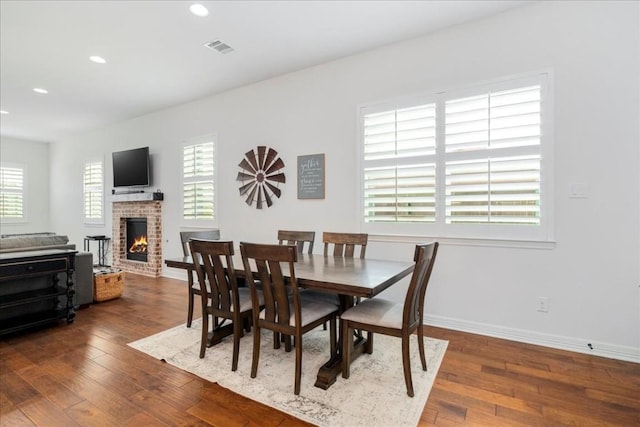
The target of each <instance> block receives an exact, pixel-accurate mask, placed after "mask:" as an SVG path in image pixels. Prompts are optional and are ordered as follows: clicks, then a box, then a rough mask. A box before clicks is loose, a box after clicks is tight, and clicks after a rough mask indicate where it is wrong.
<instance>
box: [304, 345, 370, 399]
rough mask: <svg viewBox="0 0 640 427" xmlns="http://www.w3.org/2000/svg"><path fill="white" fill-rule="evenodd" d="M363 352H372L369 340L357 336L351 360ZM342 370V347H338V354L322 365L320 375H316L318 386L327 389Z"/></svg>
mask: <svg viewBox="0 0 640 427" xmlns="http://www.w3.org/2000/svg"><path fill="white" fill-rule="evenodd" d="M362 353H370V351H369V349H368V346H367V340H366V339H365V338H364V337H356V339H355V341H354V344H353V350H352V352H351V361H354V360H355V359H357V358H358V357H359V356H360V355H361V354H362ZM341 372H342V348H339V349H338V354H337V355H336V356H334V357H332V358H331V359H330V360H329V361H328V362H327V363H325V364H324V365H322V366H321V367H320V370H319V371H318V376H317V377H316V383H315V384H314V385H315V386H316V387H318V388H321V389H323V390H327V389H328V388H329V387H331V385H332V384H333V383H335V382H336V378H338V375H340V373H341Z"/></svg>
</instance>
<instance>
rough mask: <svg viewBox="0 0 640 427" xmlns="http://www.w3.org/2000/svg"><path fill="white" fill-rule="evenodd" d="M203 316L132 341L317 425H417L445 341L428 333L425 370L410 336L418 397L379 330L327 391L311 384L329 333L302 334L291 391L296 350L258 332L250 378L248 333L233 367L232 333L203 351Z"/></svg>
mask: <svg viewBox="0 0 640 427" xmlns="http://www.w3.org/2000/svg"><path fill="white" fill-rule="evenodd" d="M200 322H201V319H198V320H197V321H194V322H193V325H192V327H191V328H187V327H186V326H184V325H183V326H178V327H175V328H172V329H169V330H167V331H164V332H160V333H159V334H156V335H152V336H150V337H147V338H143V339H141V340H138V341H135V342H132V343H130V344H129V345H130V346H131V347H133V348H135V349H137V350H139V351H142V352H144V353H147V354H149V355H151V356H153V357H155V358H157V359H161V360H162V359H164V360H165V361H167V362H168V363H170V364H172V365H174V366H177V367H179V368H181V369H183V370H185V371H188V372H191V373H193V374H195V375H197V376H199V377H201V378H205V379H207V380H209V381H211V382H215V383H218V384H219V385H221V386H222V387H225V388H228V389H230V390H233V391H234V392H236V393H239V394H241V395H243V396H246V397H248V398H250V399H252V400H255V401H258V402H261V403H263V404H265V405H268V406H271V407H274V408H277V409H279V410H281V411H283V412H286V413H288V414H291V415H293V416H295V417H297V418H299V419H302V420H305V421H307V422H310V423H313V424H316V425H318V426H331V427H339V426H345V427H354V426H368V427H375V426H415V425H417V424H418V421H419V420H420V416H421V414H422V411H423V409H424V405H425V403H426V401H427V397H429V392H430V391H431V387H432V385H433V382H434V380H435V377H436V374H437V372H438V368H439V367H440V363H441V362H442V358H443V356H444V353H445V351H446V348H447V344H448V342H447V341H443V340H437V339H432V338H425V352H426V356H427V372H424V371H423V370H422V368H421V365H420V356H419V353H418V347H417V339H416V337H415V336H413V337H412V342H411V368H412V376H413V384H414V391H415V397H413V398H410V397H409V396H407V392H406V388H405V384H404V375H403V373H402V356H401V340H400V339H399V338H393V337H386V336H384V335H380V334H377V335H376V336H375V338H374V351H373V354H371V355H367V354H364V355H362V356H360V357H359V358H358V359H356V360H355V361H354V362H353V363H352V364H351V377H350V378H349V379H344V378H342V377H341V376H339V377H338V379H337V380H336V382H335V383H334V384H333V385H332V386H331V387H330V388H329V390H322V389H320V388H317V387H315V386H314V385H313V384H314V383H315V379H316V373H317V371H318V369H319V368H320V366H322V364H323V363H324V362H326V360H327V359H328V358H329V333H328V332H327V331H323V330H322V328H321V327H320V328H318V329H316V330H314V331H311V332H310V333H308V334H307V335H305V336H304V337H303V339H302V341H303V354H302V381H301V390H300V394H299V395H298V396H296V395H294V394H293V381H294V364H295V351H291V352H289V353H286V352H285V351H284V346H282V347H281V348H280V349H279V350H274V349H273V345H272V343H273V341H272V336H273V334H272V333H271V332H270V331H267V330H263V331H262V340H261V350H260V362H259V365H258V375H257V377H256V378H251V377H250V371H251V354H252V348H253V336H252V333H253V332H251V333H249V334H245V336H244V337H243V338H242V340H241V341H240V358H239V362H238V370H237V371H235V372H232V371H231V352H232V342H231V341H232V340H231V337H227V338H225V339H224V340H223V341H222V342H221V343H220V344H218V345H215V346H213V347H211V348H208V349H207V352H206V355H205V357H204V359H200V358H199V357H198V354H199V351H200V328H201V323H200Z"/></svg>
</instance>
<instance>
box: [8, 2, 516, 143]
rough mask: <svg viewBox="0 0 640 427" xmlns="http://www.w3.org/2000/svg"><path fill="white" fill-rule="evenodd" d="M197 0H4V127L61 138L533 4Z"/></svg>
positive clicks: (35, 137)
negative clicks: (198, 7) (195, 6)
mask: <svg viewBox="0 0 640 427" xmlns="http://www.w3.org/2000/svg"><path fill="white" fill-rule="evenodd" d="M195 1H197V0H194V1H170V0H160V1H153V0H145V1H120V0H111V1H88V0H82V1H78V0H71V1H55V0H43V1H35V0H30V1H24V0H19V1H11V0H1V1H0V110H4V111H7V112H8V113H9V114H0V134H1V135H2V136H5V137H11V138H18V139H26V140H32V141H43V142H53V141H58V140H62V139H64V138H66V137H68V136H69V135H73V134H75V133H79V132H83V131H88V130H92V129H96V128H99V127H102V126H106V125H109V124H111V123H117V122H120V121H123V120H127V119H131V118H134V117H138V116H141V115H144V114H147V113H150V112H153V111H158V110H162V109H164V108H168V107H170V106H173V105H177V104H182V103H186V102H189V101H191V100H194V99H198V98H202V97H205V96H209V95H213V94H216V93H220V92H224V91H227V90H230V89H233V88H236V87H240V86H244V85H247V84H250V83H254V82H258V81H261V80H265V79H268V78H271V77H274V76H277V75H281V74H285V73H289V72H292V71H296V70H300V69H303V68H306V67H311V66H314V65H317V64H321V63H324V62H327V61H332V60H335V59H338V58H341V57H345V56H348V55H352V54H355V53H358V52H363V51H366V50H370V49H375V48H377V47H380V46H383V45H386V44H390V43H394V42H397V41H400V40H405V39H409V38H414V37H418V36H421V35H424V34H427V33H430V32H433V31H436V30H438V29H442V28H445V27H448V26H452V25H457V24H460V23H463V22H467V21H470V20H474V19H479V18H482V17H485V16H489V15H492V14H496V13H500V12H502V11H505V10H507V9H511V8H513V7H518V6H521V5H523V4H525V3H528V1H510V0H494V1H482V0H471V1H463V0H450V1H426V0H425V1H400V0H398V1H364V0H361V1H302V0H301V1H200V2H199V3H201V4H203V5H205V6H206V7H207V8H208V10H209V12H210V13H209V15H208V16H206V17H198V16H195V15H193V14H191V13H190V12H189V6H190V5H191V4H192V3H194V2H195ZM215 40H220V41H222V42H224V43H226V44H228V45H229V46H231V47H232V48H233V49H234V51H233V52H231V53H228V54H221V53H219V52H217V51H215V50H210V49H208V48H206V47H205V46H204V44H205V43H206V42H210V41H215ZM91 55H99V56H101V57H103V58H105V59H106V61H107V62H106V63H105V64H96V63H93V62H91V61H89V56H91ZM36 87H40V88H44V89H47V90H48V91H49V93H48V94H38V93H35V92H34V91H33V88H36Z"/></svg>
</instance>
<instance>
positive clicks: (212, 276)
mask: <svg viewBox="0 0 640 427" xmlns="http://www.w3.org/2000/svg"><path fill="white" fill-rule="evenodd" d="M189 247H190V249H191V254H192V258H193V260H194V262H193V265H194V268H195V271H196V273H197V275H198V281H199V282H200V285H201V286H200V296H201V300H202V338H201V341H200V358H201V359H202V358H203V357H204V354H205V351H206V348H207V344H208V338H209V316H211V317H212V321H213V332H216V331H217V330H219V329H220V328H222V327H223V326H224V323H225V321H226V320H231V322H232V326H233V358H232V362H231V370H232V371H235V370H236V369H237V368H238V352H239V348H240V337H242V336H243V328H246V329H247V331H249V330H250V325H251V321H252V316H251V313H252V310H253V305H252V302H251V294H250V292H249V289H247V288H239V287H238V284H237V281H236V273H235V269H234V267H233V258H232V257H233V253H234V251H233V242H220V241H210V240H196V239H191V240H189ZM262 302H263V298H262V294H261V293H256V306H257V307H258V309H259V308H260V307H261V306H262ZM218 318H221V319H222V321H221V322H218V321H217V319H218Z"/></svg>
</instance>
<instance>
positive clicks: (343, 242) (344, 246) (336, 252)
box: [322, 231, 369, 258]
mask: <svg viewBox="0 0 640 427" xmlns="http://www.w3.org/2000/svg"><path fill="white" fill-rule="evenodd" d="M368 239H369V235H368V234H366V233H332V232H326V231H325V232H324V233H322V243H324V256H328V255H329V253H330V251H329V249H330V246H331V245H333V251H331V254H332V255H333V256H343V257H345V258H353V257H354V253H355V249H356V248H357V247H360V258H364V255H365V253H366V251H367V240H368Z"/></svg>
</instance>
